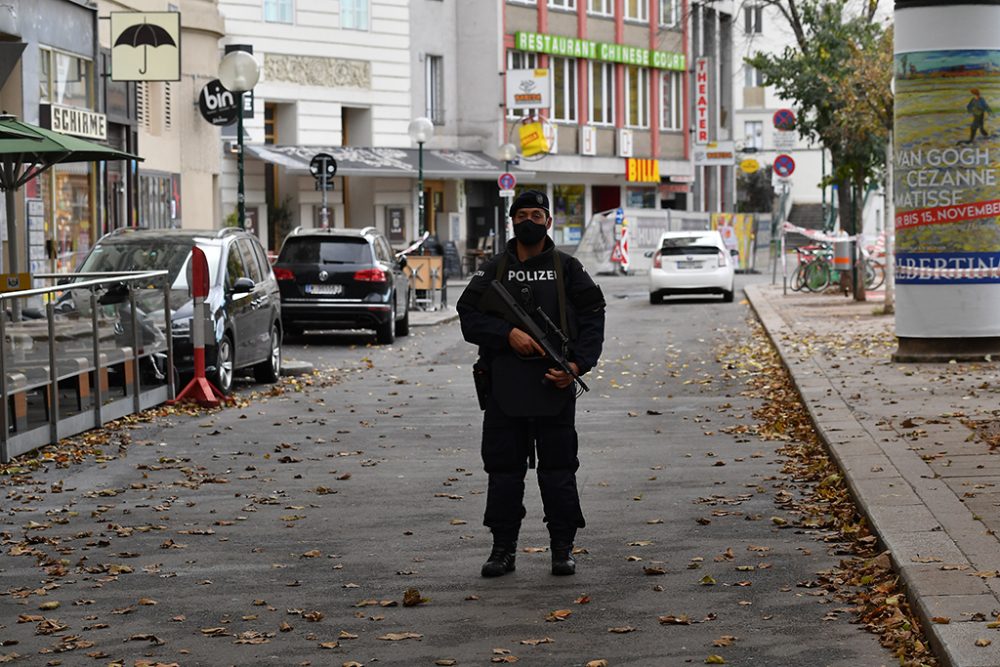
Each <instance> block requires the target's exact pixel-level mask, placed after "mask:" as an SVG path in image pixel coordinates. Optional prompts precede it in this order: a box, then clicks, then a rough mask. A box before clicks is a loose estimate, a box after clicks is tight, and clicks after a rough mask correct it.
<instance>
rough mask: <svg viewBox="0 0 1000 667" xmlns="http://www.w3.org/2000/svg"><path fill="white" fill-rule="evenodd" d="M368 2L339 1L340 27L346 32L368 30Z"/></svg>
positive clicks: (361, 0) (354, 0) (362, 0)
mask: <svg viewBox="0 0 1000 667" xmlns="http://www.w3.org/2000/svg"><path fill="white" fill-rule="evenodd" d="M369 2H370V0H340V27H341V28H346V29H348V30H368V4H369Z"/></svg>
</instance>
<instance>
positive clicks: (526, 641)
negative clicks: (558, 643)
mask: <svg viewBox="0 0 1000 667" xmlns="http://www.w3.org/2000/svg"><path fill="white" fill-rule="evenodd" d="M520 643H522V644H524V645H525V646H538V645H539V644H551V643H552V638H551V637H542V638H541V639H522V640H521V642H520Z"/></svg>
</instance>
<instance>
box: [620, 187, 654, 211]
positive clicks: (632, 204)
mask: <svg viewBox="0 0 1000 667" xmlns="http://www.w3.org/2000/svg"><path fill="white" fill-rule="evenodd" d="M625 206H626V207H628V208H657V206H656V188H655V187H651V188H650V187H634V186H629V187H627V188H625Z"/></svg>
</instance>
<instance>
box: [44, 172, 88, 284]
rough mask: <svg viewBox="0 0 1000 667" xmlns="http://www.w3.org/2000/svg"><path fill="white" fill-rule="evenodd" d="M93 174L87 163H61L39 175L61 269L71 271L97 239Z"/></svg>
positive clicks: (59, 268)
mask: <svg viewBox="0 0 1000 667" xmlns="http://www.w3.org/2000/svg"><path fill="white" fill-rule="evenodd" d="M92 177H93V174H92V171H91V166H90V164H88V163H72V164H60V165H56V166H54V167H52V168H51V169H49V170H48V171H45V172H43V173H42V174H41V176H40V177H39V187H40V189H41V196H42V201H43V205H44V208H45V217H46V221H47V226H48V228H49V229H50V230H51V236H50V237H49V240H51V241H52V244H53V247H54V248H55V253H56V256H55V266H54V267H53V268H54V269H55V270H56V271H58V272H70V271H74V270H76V268H77V266H79V264H80V263H81V262H83V259H84V258H85V257H86V256H87V253H88V252H89V251H90V246H91V245H92V244H93V241H94V224H93V221H94V207H93V205H92V204H93V202H92V201H91V198H90V183H91V179H92Z"/></svg>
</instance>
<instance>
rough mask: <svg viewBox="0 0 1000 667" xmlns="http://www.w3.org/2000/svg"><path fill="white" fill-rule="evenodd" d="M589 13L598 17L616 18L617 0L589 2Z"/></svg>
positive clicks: (591, 0)
mask: <svg viewBox="0 0 1000 667" xmlns="http://www.w3.org/2000/svg"><path fill="white" fill-rule="evenodd" d="M587 11H588V12H589V13H591V14H596V15H597V16H614V15H615V0H587Z"/></svg>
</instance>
